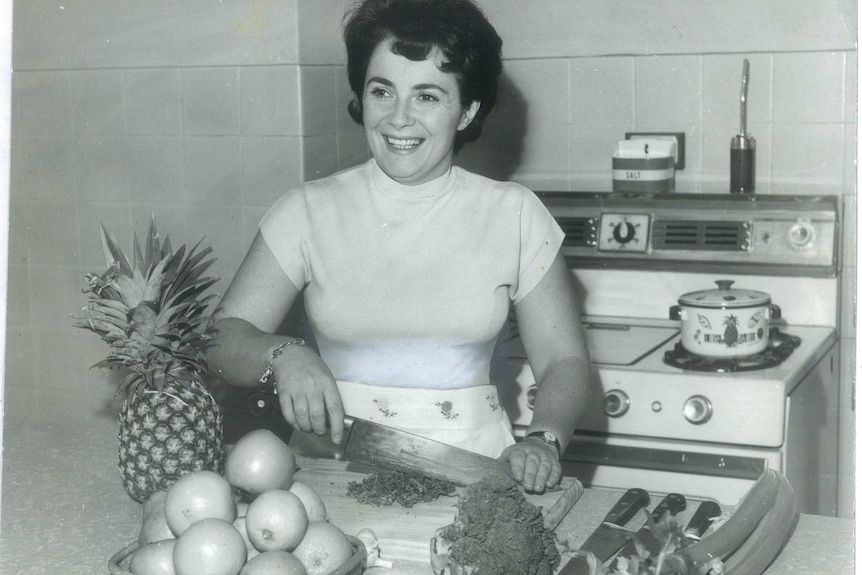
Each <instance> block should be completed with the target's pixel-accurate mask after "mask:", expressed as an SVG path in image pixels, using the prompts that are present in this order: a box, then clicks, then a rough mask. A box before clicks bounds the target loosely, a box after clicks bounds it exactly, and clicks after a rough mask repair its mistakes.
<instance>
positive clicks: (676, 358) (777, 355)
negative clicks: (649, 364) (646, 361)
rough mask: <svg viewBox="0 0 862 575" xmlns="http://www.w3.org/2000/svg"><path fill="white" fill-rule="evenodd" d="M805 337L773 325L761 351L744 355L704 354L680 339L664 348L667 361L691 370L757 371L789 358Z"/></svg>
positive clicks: (673, 365) (674, 365)
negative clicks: (667, 348) (722, 355)
mask: <svg viewBox="0 0 862 575" xmlns="http://www.w3.org/2000/svg"><path fill="white" fill-rule="evenodd" d="M800 343H802V339H800V338H799V337H797V336H795V335H788V334H785V333H781V332H780V331H778V328H775V327H773V328H770V330H769V344H768V345H767V347H766V349H765V350H763V351H762V352H760V353H756V354H753V355H747V356H744V357H704V356H702V355H698V354H696V353H692V352H690V351H689V350H687V349H685V348H684V347H683V345H682V342H677V344H676V345H675V346H674V348H673V349H672V350H669V351H666V352H664V362H665V363H666V364H667V365H670V366H672V367H678V368H680V369H685V370H688V371H707V372H713V373H732V372H738V371H754V370H758V369H767V368H770V367H775V366H777V365H779V364H781V362H783V361H784V360H785V359H787V358H788V357H789V356H790V354H791V353H793V350H794V349H796V348H797V347H799V344H800Z"/></svg>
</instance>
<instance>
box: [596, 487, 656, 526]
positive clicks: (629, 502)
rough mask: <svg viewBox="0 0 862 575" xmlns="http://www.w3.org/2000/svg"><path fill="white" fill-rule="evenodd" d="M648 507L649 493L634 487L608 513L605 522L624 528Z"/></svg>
mask: <svg viewBox="0 0 862 575" xmlns="http://www.w3.org/2000/svg"><path fill="white" fill-rule="evenodd" d="M647 505H649V493H647V492H646V491H645V490H643V489H640V488H638V487H633V488H631V489H629V490H628V491H626V492H625V493H624V494H623V496H622V497H620V499H619V501H617V502H616V504H615V505H614V506H613V507H612V508H611V510H610V511H608V514H607V515H605V520H604V522H605V523H615V524H616V525H619V526H620V527H622V526H623V525H625V524H626V523H628V522H629V520H631V518H632V517H634V516H635V514H636V513H637V512H638V511H640V510H641V509H643V508H644V507H646V506H647Z"/></svg>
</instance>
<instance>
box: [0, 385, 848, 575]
mask: <svg viewBox="0 0 862 575" xmlns="http://www.w3.org/2000/svg"><path fill="white" fill-rule="evenodd" d="M34 411H35V410H34ZM34 411H28V413H27V415H26V416H25V415H22V411H21V410H18V409H12V405H10V404H9V403H8V400H7V410H6V413H5V429H4V440H5V445H4V453H3V490H2V509H0V511H2V513H0V516H2V517H0V574H7V573H8V574H9V575H12V574H15V575H37V574H38V575H41V574H45V575H54V574H58V573H63V574H64V575H94V574H96V575H98V574H100V573H107V561H108V558H109V557H110V556H111V555H113V554H114V553H115V552H117V551H119V550H120V549H122V548H123V547H125V546H126V545H127V544H129V543H131V542H132V541H134V540H135V539H136V537H137V532H138V525H139V514H140V509H139V506H138V505H137V504H136V503H135V502H133V501H132V500H131V499H130V498H129V497H128V496H127V495H126V493H125V491H124V490H123V487H122V485H121V484H120V480H119V472H118V471H117V468H116V432H117V428H116V422H115V416H114V415H113V414H109V413H101V414H91V415H89V416H88V417H79V418H74V417H73V416H70V415H68V413H63V410H62V409H61V408H59V407H58V408H55V409H51V408H46V409H43V410H42V411H41V413H40V414H39V415H38V416H35V417H34V416H32V413H33V412H34ZM301 466H302V469H301V471H300V472H299V474H300V475H299V477H302V475H303V474H305V475H306V478H307V479H309V480H311V479H312V478H314V477H317V478H318V479H320V478H324V480H322V481H319V483H318V484H317V485H316V486H315V487H317V488H319V489H321V490H324V491H325V490H327V489H331V490H337V489H342V488H343V483H339V481H342V482H343V481H346V480H348V479H351V478H357V477H361V475H353V474H351V473H349V472H348V471H346V470H345V469H344V464H343V463H339V462H331V461H329V462H321V463H320V465H319V466H318V465H316V462H314V461H301ZM333 466H335V467H333ZM333 470H334V471H333ZM315 474H317V475H315ZM333 493H335V491H333ZM618 496H619V493H617V492H613V491H607V490H594V489H587V490H586V492H585V493H584V495H583V497H582V498H581V499H580V500H579V501H578V502H577V503H576V504H575V507H574V508H573V510H572V512H570V513H569V515H568V516H567V517H566V518H565V519H564V520H563V522H562V523H561V524H560V527H559V528H558V530H557V531H558V534H559V535H560V536H561V537H562V538H565V539H568V540H569V542H570V544H572V545H575V546H577V545H578V544H580V542H582V541H583V540H584V539H585V538H586V536H587V535H588V534H589V532H590V531H591V530H592V528H593V527H595V525H596V524H597V523H598V522H599V520H600V519H601V517H602V516H603V515H604V513H605V512H606V511H607V509H608V508H609V507H610V505H611V504H612V503H613V501H615V500H616V498H617V497H618ZM324 499H325V500H326V501H327V504H328V505H327V506H328V509H329V510H330V517H331V519H332V521H333V523H336V524H339V522H341V523H342V525H340V526H342V527H343V528H344V529H345V531H348V532H350V531H354V532H355V530H356V528H358V527H361V526H363V525H362V523H363V521H362V517H363V515H362V514H363V509H362V507H363V506H359V504H358V503H355V502H353V504H354V505H355V506H357V507H354V508H353V509H352V511H351V512H350V513H347V511H345V510H346V509H349V508H350V506H349V505H347V504H345V505H342V504H341V503H335V502H333V504H331V505H330V504H329V503H330V501H331V499H330V500H327V499H326V497H324ZM454 501H455V500H454V499H452V500H451V505H452V507H450V508H449V509H448V510H446V509H443V510H441V509H440V508H439V507H438V509H437V511H436V513H438V514H439V520H440V521H443V523H441V525H443V524H445V523H446V522H447V521H451V518H452V517H453V516H454ZM391 512H392V514H393V525H395V526H398V527H399V529H400V530H402V531H403V530H405V529H409V528H410V525H411V518H412V519H413V523H414V524H417V521H418V520H417V518H418V517H419V516H420V514H422V508H421V507H420V506H417V507H416V508H413V509H403V508H400V507H393V508H391ZM423 520H424V519H423ZM435 521H436V520H435ZM422 537H423V538H424V535H422ZM423 540H424V539H423ZM381 549H382V555H383V557H384V558H392V559H394V560H395V568H394V569H392V570H385V569H379V568H377V569H369V570H368V571H367V572H366V575H385V574H389V575H430V574H431V569H430V567H429V565H428V559H427V556H428V555H427V545H425V544H424V543H420V544H417V545H416V546H415V548H412V549H411V548H410V546H409V545H408V546H406V547H403V548H397V547H395V546H394V545H390V547H389V549H388V551H389V554H390V556H389V557H387V548H386V545H385V541H382V542H381ZM853 552H854V547H853V522H852V521H851V520H849V519H838V518H831V517H819V516H810V515H803V516H802V517H800V521H799V524H798V526H797V528H796V530H795V532H794V534H793V536H792V538H791V540H790V542H789V544H788V545H787V547H786V549H785V550H784V551H783V552H782V554H781V555H780V556H779V557H778V559H777V560H776V561H775V563H773V565H772V566H771V567H770V569H769V570H768V571H767V573H768V574H769V575H779V574H780V575H788V574H795V573H799V574H802V573H805V574H806V575H808V574H815V573H829V574H830V575H840V574H848V575H849V574H852V573H853V572H854V571H853V564H854V556H853ZM399 555H401V556H400V557H399Z"/></svg>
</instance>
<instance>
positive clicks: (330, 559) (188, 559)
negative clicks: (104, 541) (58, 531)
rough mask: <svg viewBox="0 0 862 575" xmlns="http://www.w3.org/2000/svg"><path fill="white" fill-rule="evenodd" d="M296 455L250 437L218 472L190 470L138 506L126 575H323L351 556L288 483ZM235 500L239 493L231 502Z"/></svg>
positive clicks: (310, 500) (306, 495)
mask: <svg viewBox="0 0 862 575" xmlns="http://www.w3.org/2000/svg"><path fill="white" fill-rule="evenodd" d="M296 468H297V467H296V456H295V454H294V453H293V450H292V449H291V448H290V447H289V446H288V445H287V444H286V443H284V442H283V441H282V440H281V439H280V438H279V437H278V436H277V435H275V434H274V433H272V432H271V431H268V430H265V429H258V430H255V431H252V432H250V433H248V434H246V435H244V436H243V437H242V438H240V439H239V441H237V442H236V444H235V445H234V446H233V448H232V449H231V450H230V451H229V452H228V455H227V460H226V461H225V473H224V475H223V476H222V475H219V474H217V473H214V472H212V471H194V472H191V473H188V474H186V475H183V476H182V477H180V478H179V479H178V480H177V481H176V483H174V485H173V486H171V488H170V489H169V490H167V491H159V492H156V493H155V494H153V495H152V496H151V497H150V499H148V500H147V501H146V502H145V503H144V505H143V513H142V523H141V530H140V534H139V537H138V544H139V547H138V549H137V550H136V551H135V553H134V555H132V557H131V562H130V563H129V571H131V572H132V573H133V574H134V575H328V574H329V573H331V572H333V571H335V570H336V569H337V568H338V567H339V566H340V565H342V564H343V563H345V562H346V561H347V560H348V559H349V558H350V557H351V556H352V555H353V547H352V546H351V544H350V541H349V540H348V538H347V536H346V535H345V534H344V532H343V531H341V529H339V528H338V527H337V526H336V525H334V524H332V523H330V522H329V521H328V520H327V516H326V507H325V505H324V503H323V500H322V499H321V498H320V496H319V495H318V494H317V493H316V492H315V491H314V489H312V488H311V487H309V486H308V485H306V484H304V483H302V482H300V481H296V480H294V478H293V476H294V473H295V471H296ZM238 494H241V495H240V496H238Z"/></svg>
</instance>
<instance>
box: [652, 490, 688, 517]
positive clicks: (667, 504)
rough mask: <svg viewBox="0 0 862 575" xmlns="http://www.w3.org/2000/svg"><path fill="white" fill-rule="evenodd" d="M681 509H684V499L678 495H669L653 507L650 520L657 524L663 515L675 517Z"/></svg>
mask: <svg viewBox="0 0 862 575" xmlns="http://www.w3.org/2000/svg"><path fill="white" fill-rule="evenodd" d="M683 509H685V497H683V496H682V495H680V494H679V493H669V494H668V495H667V497H665V498H664V499H662V500H661V502H660V503H659V504H658V505H656V506H655V509H653V510H652V520H653V521H656V522H658V521H659V520H660V519H661V518H662V517H664V514H665V513H670V514H671V515H676V514H677V513H679V512H680V511H682V510H683Z"/></svg>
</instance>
